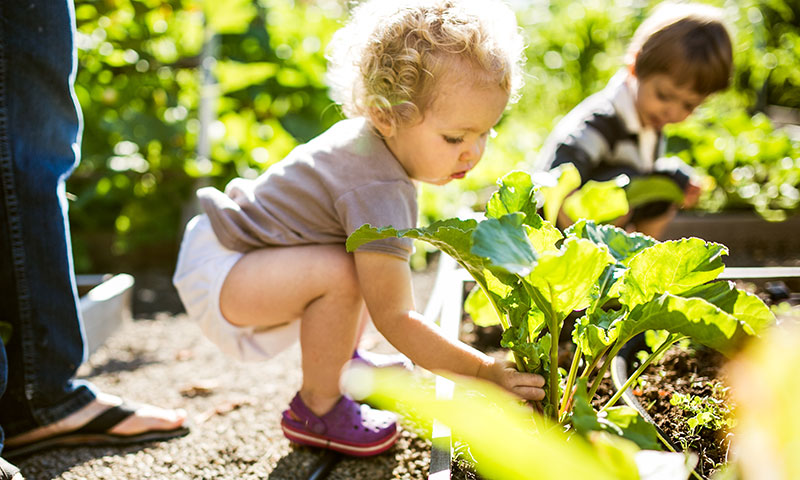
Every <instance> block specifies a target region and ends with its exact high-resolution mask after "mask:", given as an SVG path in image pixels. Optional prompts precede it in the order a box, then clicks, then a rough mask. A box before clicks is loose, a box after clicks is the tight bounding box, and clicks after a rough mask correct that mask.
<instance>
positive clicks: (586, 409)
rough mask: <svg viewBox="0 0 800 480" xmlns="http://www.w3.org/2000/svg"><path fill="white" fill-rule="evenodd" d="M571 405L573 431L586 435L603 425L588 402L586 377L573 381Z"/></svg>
mask: <svg viewBox="0 0 800 480" xmlns="http://www.w3.org/2000/svg"><path fill="white" fill-rule="evenodd" d="M572 401H573V404H572V405H573V407H572V415H571V417H570V423H572V426H573V427H575V431H576V432H578V433H579V434H580V435H582V436H583V437H588V436H589V433H591V432H596V431H601V430H603V427H602V426H601V425H600V422H599V421H598V420H597V412H596V411H595V409H594V408H592V404H591V402H589V393H588V391H587V387H586V379H585V378H579V379H578V380H577V382H575V393H574V395H573V397H572Z"/></svg>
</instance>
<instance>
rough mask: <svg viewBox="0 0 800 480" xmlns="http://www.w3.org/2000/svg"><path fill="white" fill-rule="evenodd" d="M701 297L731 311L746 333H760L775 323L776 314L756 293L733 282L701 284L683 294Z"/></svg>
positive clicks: (726, 310) (724, 309)
mask: <svg viewBox="0 0 800 480" xmlns="http://www.w3.org/2000/svg"><path fill="white" fill-rule="evenodd" d="M681 296H683V297H699V298H703V299H705V300H706V301H708V302H710V303H712V304H713V305H716V306H717V307H719V308H720V309H722V310H723V311H724V312H727V313H730V314H731V315H733V316H734V317H736V319H737V320H739V322H741V323H742V324H743V328H744V330H745V332H746V333H748V334H750V335H758V334H760V333H761V332H763V331H764V330H765V329H766V328H767V327H769V326H771V325H774V324H775V315H774V314H773V313H772V311H771V310H770V309H769V307H768V306H766V305H765V304H764V302H763V301H762V300H761V299H760V298H758V297H757V296H756V295H753V294H751V293H748V292H745V291H743V290H739V289H737V288H736V286H735V285H734V284H733V282H727V281H718V282H712V283H708V284H706V285H700V286H699V287H696V288H693V289H691V290H689V291H686V292H684V293H682V294H681Z"/></svg>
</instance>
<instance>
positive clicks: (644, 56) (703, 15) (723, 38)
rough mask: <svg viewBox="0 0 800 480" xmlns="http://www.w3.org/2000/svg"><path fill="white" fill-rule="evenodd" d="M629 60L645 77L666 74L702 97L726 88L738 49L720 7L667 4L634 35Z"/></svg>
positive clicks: (641, 76)
mask: <svg viewBox="0 0 800 480" xmlns="http://www.w3.org/2000/svg"><path fill="white" fill-rule="evenodd" d="M626 61H627V64H628V65H629V66H630V67H631V69H632V72H633V73H634V74H635V75H636V76H637V77H638V78H640V79H642V78H646V77H647V76H649V75H653V74H656V73H662V74H666V75H669V76H670V77H671V78H672V80H673V81H675V83H676V84H678V85H686V84H690V85H691V88H692V89H693V90H694V91H695V92H697V93H700V94H703V95H708V94H711V93H714V92H716V91H719V90H724V89H725V88H727V87H728V84H729V83H730V75H731V70H732V68H733V48H732V46H731V37H730V35H729V34H728V29H727V28H726V27H725V24H724V23H723V20H722V12H721V10H719V9H717V8H714V7H711V6H708V5H700V4H677V3H662V4H661V5H659V6H658V7H657V8H656V9H655V10H654V11H653V13H652V14H651V15H650V16H649V17H648V18H647V19H646V20H645V21H644V22H643V23H642V24H641V25H640V26H639V28H638V29H637V30H636V33H634V35H633V40H632V41H631V44H630V46H629V47H628V54H627V56H626Z"/></svg>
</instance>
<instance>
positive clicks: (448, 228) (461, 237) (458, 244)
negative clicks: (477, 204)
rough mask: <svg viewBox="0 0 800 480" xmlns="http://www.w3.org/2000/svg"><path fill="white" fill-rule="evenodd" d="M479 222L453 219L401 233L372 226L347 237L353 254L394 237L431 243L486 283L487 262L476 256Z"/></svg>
mask: <svg viewBox="0 0 800 480" xmlns="http://www.w3.org/2000/svg"><path fill="white" fill-rule="evenodd" d="M477 225H478V222H477V221H475V220H473V219H468V220H461V219H459V218H449V219H447V220H439V221H436V222H433V223H431V224H430V225H428V226H427V227H423V228H408V229H404V230H397V229H395V228H393V227H391V226H389V227H380V228H376V227H373V226H372V225H370V224H365V225H362V226H361V227H359V228H358V230H356V231H355V232H353V233H352V234H351V235H350V236H349V237H348V238H347V243H346V247H347V251H348V252H353V251H355V250H356V249H357V248H358V247H360V246H361V245H364V244H365V243H368V242H371V241H373V240H379V239H382V238H390V237H408V238H414V239H418V240H422V241H425V242H427V243H430V244H431V245H433V246H434V247H436V248H437V249H439V250H441V251H442V252H444V253H446V254H448V255H450V256H451V257H453V259H454V260H455V261H457V262H458V263H459V264H460V265H461V266H463V267H464V268H465V269H466V270H467V271H468V272H469V273H470V274H471V275H472V276H473V278H475V280H477V281H478V282H481V283H483V282H485V279H484V274H483V270H484V267H485V264H486V261H485V260H484V259H483V258H482V257H479V256H477V255H473V254H472V252H471V249H472V232H473V231H474V230H475V228H476V227H477Z"/></svg>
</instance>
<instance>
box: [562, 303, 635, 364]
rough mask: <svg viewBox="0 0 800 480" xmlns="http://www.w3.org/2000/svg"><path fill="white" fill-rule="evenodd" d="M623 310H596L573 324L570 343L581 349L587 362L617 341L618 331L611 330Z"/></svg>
mask: <svg viewBox="0 0 800 480" xmlns="http://www.w3.org/2000/svg"><path fill="white" fill-rule="evenodd" d="M624 314H625V312H624V311H623V310H608V311H603V310H597V311H596V312H594V313H592V314H590V315H584V316H583V317H581V318H580V319H579V320H578V321H577V322H575V329H574V330H573V331H572V341H573V342H574V343H575V345H578V346H580V347H581V352H582V353H583V355H584V356H585V357H586V359H587V361H589V362H591V361H592V360H594V358H595V357H597V356H598V355H600V354H601V353H602V352H604V351H605V350H606V348H607V347H608V346H609V345H611V344H612V343H614V341H615V340H616V339H617V335H618V333H619V330H618V329H617V328H612V326H614V325H616V323H617V321H618V320H619V319H620V318H622V317H623V316H624Z"/></svg>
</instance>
